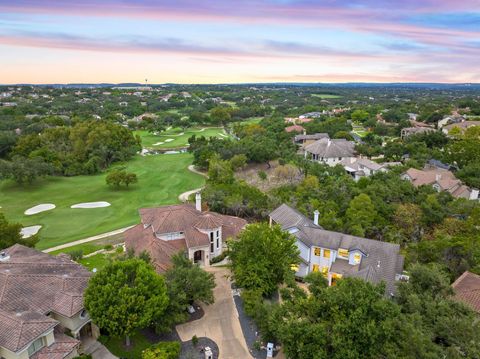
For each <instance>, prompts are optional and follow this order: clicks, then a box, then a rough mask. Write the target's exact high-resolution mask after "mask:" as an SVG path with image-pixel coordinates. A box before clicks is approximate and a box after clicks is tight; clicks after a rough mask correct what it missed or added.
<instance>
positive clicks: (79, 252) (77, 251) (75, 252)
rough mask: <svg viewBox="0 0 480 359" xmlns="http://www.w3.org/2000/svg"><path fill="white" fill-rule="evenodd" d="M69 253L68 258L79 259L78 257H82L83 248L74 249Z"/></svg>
mask: <svg viewBox="0 0 480 359" xmlns="http://www.w3.org/2000/svg"><path fill="white" fill-rule="evenodd" d="M68 254H69V255H70V258H72V260H73V261H79V260H80V259H82V258H83V250H82V249H74V250H73V251H70V252H68Z"/></svg>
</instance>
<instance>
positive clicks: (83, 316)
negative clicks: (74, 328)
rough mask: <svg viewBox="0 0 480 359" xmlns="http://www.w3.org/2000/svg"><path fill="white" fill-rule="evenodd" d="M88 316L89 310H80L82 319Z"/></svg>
mask: <svg viewBox="0 0 480 359" xmlns="http://www.w3.org/2000/svg"><path fill="white" fill-rule="evenodd" d="M86 317H87V311H86V310H85V309H83V310H82V311H81V312H80V319H85V318H86Z"/></svg>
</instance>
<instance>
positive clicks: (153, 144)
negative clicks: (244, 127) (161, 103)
mask: <svg viewBox="0 0 480 359" xmlns="http://www.w3.org/2000/svg"><path fill="white" fill-rule="evenodd" d="M134 134H135V135H139V136H140V138H141V139H142V146H143V147H145V148H153V149H155V148H157V149H161V148H180V147H185V146H187V145H188V139H189V138H190V137H192V136H193V135H196V136H198V137H200V136H205V137H219V138H227V137H228V135H227V134H226V133H225V132H224V130H223V128H222V127H207V128H203V127H192V128H188V129H186V130H185V131H183V130H182V129H180V128H172V129H169V130H168V131H163V132H160V133H159V134H158V135H154V134H153V133H150V132H148V131H135V132H134Z"/></svg>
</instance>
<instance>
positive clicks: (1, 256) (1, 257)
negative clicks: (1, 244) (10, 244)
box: [0, 251, 10, 262]
mask: <svg viewBox="0 0 480 359" xmlns="http://www.w3.org/2000/svg"><path fill="white" fill-rule="evenodd" d="M9 259H10V256H9V255H8V254H7V252H5V251H2V252H0V262H6V261H8V260H9Z"/></svg>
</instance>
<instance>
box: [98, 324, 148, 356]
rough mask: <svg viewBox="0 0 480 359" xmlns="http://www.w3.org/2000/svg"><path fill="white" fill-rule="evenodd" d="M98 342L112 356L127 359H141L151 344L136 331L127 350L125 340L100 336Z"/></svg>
mask: <svg viewBox="0 0 480 359" xmlns="http://www.w3.org/2000/svg"><path fill="white" fill-rule="evenodd" d="M98 340H99V341H100V342H101V343H102V344H103V345H105V346H106V347H107V348H108V350H109V351H110V352H111V353H112V354H113V355H115V356H117V357H119V358H128V359H141V358H142V352H143V351H144V350H145V349H147V348H148V347H150V346H152V344H153V343H151V342H150V341H149V340H148V339H147V338H146V337H145V336H144V335H143V334H142V333H141V332H140V331H136V332H135V334H133V335H132V336H131V337H130V340H131V343H132V345H131V348H128V350H127V349H126V347H125V338H115V337H106V336H101V337H100V338H98Z"/></svg>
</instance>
